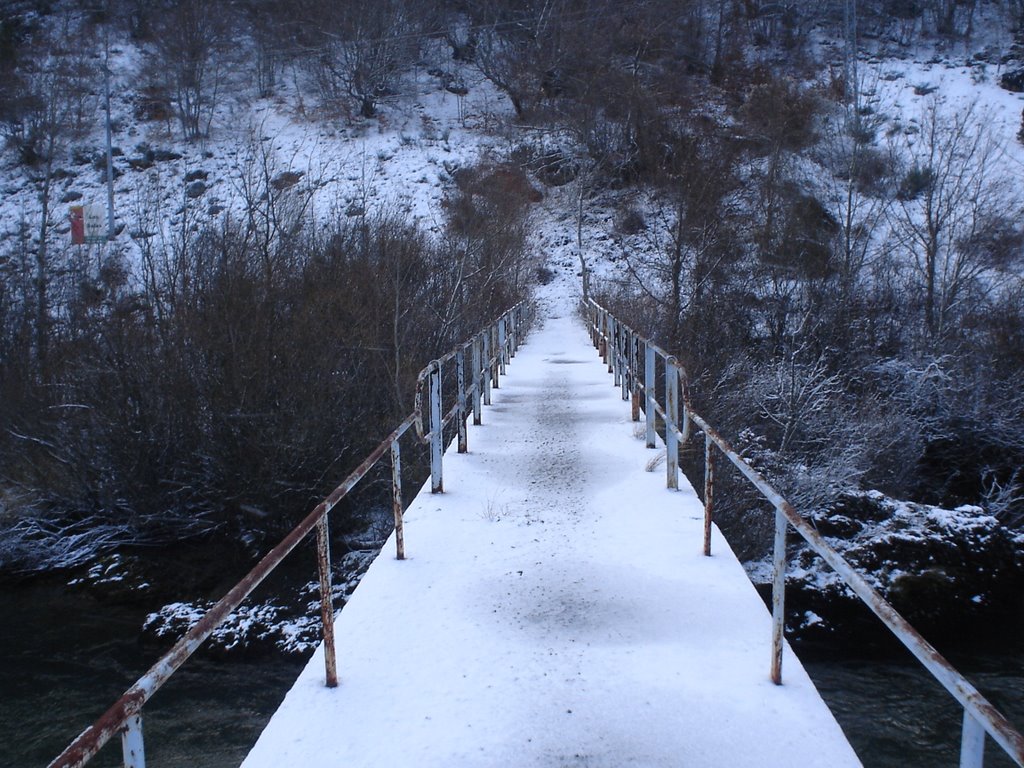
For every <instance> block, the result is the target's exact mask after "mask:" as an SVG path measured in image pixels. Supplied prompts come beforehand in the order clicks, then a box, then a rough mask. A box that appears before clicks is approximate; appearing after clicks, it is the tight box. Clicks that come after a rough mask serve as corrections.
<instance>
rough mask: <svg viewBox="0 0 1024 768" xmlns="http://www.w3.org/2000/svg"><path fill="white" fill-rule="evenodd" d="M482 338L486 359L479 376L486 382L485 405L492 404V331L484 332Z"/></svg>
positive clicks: (479, 370)
mask: <svg viewBox="0 0 1024 768" xmlns="http://www.w3.org/2000/svg"><path fill="white" fill-rule="evenodd" d="M481 336H482V337H483V352H484V359H483V360H482V361H481V363H482V365H481V366H480V368H479V369H478V370H477V376H480V377H481V378H482V379H483V382H484V405H490V404H491V332H490V330H486V331H484V332H483V333H482V334H481Z"/></svg>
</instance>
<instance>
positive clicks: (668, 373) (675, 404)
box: [665, 357, 679, 488]
mask: <svg viewBox="0 0 1024 768" xmlns="http://www.w3.org/2000/svg"><path fill="white" fill-rule="evenodd" d="M678 428H679V361H678V360H676V359H675V358H674V357H670V358H668V359H667V360H666V361H665V446H666V450H665V472H666V474H667V483H666V485H667V487H668V488H678V487H679V435H677V434H676V430H677V429H678Z"/></svg>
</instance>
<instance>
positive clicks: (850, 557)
mask: <svg viewBox="0 0 1024 768" xmlns="http://www.w3.org/2000/svg"><path fill="white" fill-rule="evenodd" d="M811 522H812V523H813V524H814V526H815V527H816V528H817V529H818V531H819V532H820V533H821V534H822V535H823V536H824V537H825V538H826V540H827V541H828V543H829V544H830V545H832V546H833V547H834V548H835V549H836V550H837V551H838V552H839V553H840V554H841V555H842V556H843V557H844V558H845V559H846V560H847V561H848V562H849V563H850V564H851V565H852V566H853V567H854V568H855V569H856V570H857V571H858V572H859V573H861V574H862V575H864V576H865V577H866V578H867V580H868V582H869V583H870V584H871V585H872V586H873V587H874V588H875V589H877V590H878V591H879V592H880V593H881V594H882V596H883V597H885V599H887V600H888V601H889V602H890V603H892V605H893V606H894V607H895V608H896V610H898V611H899V612H900V613H901V614H902V615H903V616H904V617H905V618H906V619H907V620H908V621H910V623H911V624H913V625H914V626H915V627H916V628H917V629H918V630H920V631H921V632H922V633H924V634H925V636H926V637H928V638H930V639H931V638H934V639H936V640H938V639H940V638H942V637H943V636H946V635H952V634H953V633H954V632H955V631H956V630H959V629H962V627H963V626H964V625H965V623H971V624H973V625H974V626H979V627H980V626H982V625H984V624H985V623H988V622H995V621H999V620H1001V619H1005V618H1006V617H1008V616H1012V615H1015V614H1019V613H1020V611H1021V609H1022V607H1024V603H1022V601H1021V595H1022V594H1024V593H1022V587H1024V534H1022V533H1020V532H1014V531H1011V530H1010V529H1008V528H1006V527H1004V526H1003V525H1001V524H1000V523H999V522H998V521H997V520H996V519H995V518H994V517H992V516H990V515H986V514H985V513H984V512H983V511H982V510H981V509H980V508H979V507H973V506H963V507H958V508H957V509H954V510H948V509H941V508H939V507H933V506H928V505H924V504H913V503H909V502H902V501H896V500H894V499H890V498H888V497H887V496H885V495H883V494H881V493H879V492H877V491H869V492H865V493H849V494H846V495H843V496H841V497H840V498H839V499H838V501H837V502H836V503H835V504H834V505H833V506H832V507H831V508H830V509H829V510H828V511H826V512H821V513H817V514H815V515H813V516H812V517H811ZM796 538H797V537H791V539H790V551H789V571H788V574H787V580H786V586H787V589H786V606H787V627H788V629H789V630H790V632H791V636H793V637H795V638H798V639H807V640H815V639H824V638H825V637H834V636H836V635H839V634H842V635H843V637H844V638H845V639H857V638H858V637H860V636H861V634H862V633H861V632H860V631H859V630H862V629H863V630H866V631H870V628H871V627H880V626H881V625H880V624H879V623H878V621H877V619H875V618H874V617H873V616H870V615H869V613H868V610H867V608H865V607H864V606H863V604H862V603H861V602H860V600H859V598H857V596H856V595H854V594H853V591H852V590H850V589H849V587H847V586H846V585H845V584H844V583H843V581H842V579H841V578H840V577H839V575H838V574H836V573H835V572H834V571H832V570H831V569H830V568H828V566H826V565H825V563H824V562H823V561H822V560H821V558H820V557H818V556H817V555H815V554H814V553H813V552H812V551H811V550H810V549H809V548H808V547H807V546H806V544H804V543H803V540H802V539H799V543H797V542H796V541H794V539H796ZM751 577H752V578H753V579H754V581H755V582H768V581H770V579H771V574H770V566H769V565H766V564H759V565H758V566H756V567H754V568H753V569H752V573H751ZM868 622H871V623H868Z"/></svg>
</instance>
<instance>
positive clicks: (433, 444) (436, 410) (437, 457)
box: [430, 362, 444, 493]
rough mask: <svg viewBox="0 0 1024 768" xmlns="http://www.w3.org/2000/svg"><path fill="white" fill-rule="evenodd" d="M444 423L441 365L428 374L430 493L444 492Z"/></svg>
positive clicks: (435, 366) (437, 365)
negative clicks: (442, 416)
mask: <svg viewBox="0 0 1024 768" xmlns="http://www.w3.org/2000/svg"><path fill="white" fill-rule="evenodd" d="M443 443H444V422H443V421H442V420H441V363H439V362H438V363H435V364H434V368H433V370H432V371H431V372H430V492H431V493H443V492H444V478H443V477H442V467H441V457H442V455H443V453H444V445H443Z"/></svg>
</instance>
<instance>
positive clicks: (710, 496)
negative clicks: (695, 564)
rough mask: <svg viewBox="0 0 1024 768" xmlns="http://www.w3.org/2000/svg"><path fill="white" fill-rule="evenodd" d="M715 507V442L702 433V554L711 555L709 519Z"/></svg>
mask: <svg viewBox="0 0 1024 768" xmlns="http://www.w3.org/2000/svg"><path fill="white" fill-rule="evenodd" d="M714 508H715V444H714V442H713V441H712V440H711V435H708V434H705V435H704V556H705V557H711V521H712V520H713V517H714Z"/></svg>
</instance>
